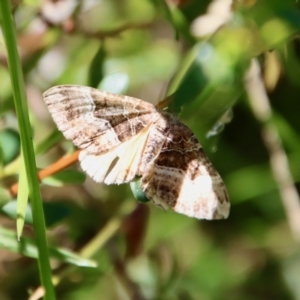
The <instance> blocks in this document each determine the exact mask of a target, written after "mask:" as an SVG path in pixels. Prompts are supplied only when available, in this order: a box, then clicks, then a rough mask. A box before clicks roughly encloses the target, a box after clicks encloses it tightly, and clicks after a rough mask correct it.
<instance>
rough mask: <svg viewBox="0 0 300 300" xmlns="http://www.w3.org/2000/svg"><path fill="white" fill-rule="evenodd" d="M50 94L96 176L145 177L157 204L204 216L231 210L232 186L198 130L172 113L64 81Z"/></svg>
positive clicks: (52, 107) (111, 180)
mask: <svg viewBox="0 0 300 300" xmlns="http://www.w3.org/2000/svg"><path fill="white" fill-rule="evenodd" d="M43 96H44V100H45V102H46V104H47V106H48V109H49V111H50V113H51V115H52V117H53V120H54V122H55V123H56V125H57V127H58V129H59V130H60V131H61V132H62V133H63V135H64V136H65V137H66V138H67V139H69V140H71V141H73V143H74V144H75V145H76V146H77V147H78V148H79V149H81V152H80V155H79V161H80V164H81V167H82V169H83V170H84V171H85V172H86V173H87V174H88V175H89V176H90V177H92V178H93V179H94V180H95V181H96V182H104V183H105V184H121V183H126V182H130V181H132V180H133V179H134V178H135V177H140V186H141V188H142V190H143V192H144V193H145V195H146V197H147V198H148V199H150V200H152V201H153V202H154V203H155V204H156V205H159V206H161V207H163V208H164V209H166V210H168V209H171V210H173V211H175V212H177V213H180V214H184V215H187V216H189V217H194V218H198V219H208V220H211V219H223V218H227V216H228V214H229V208H230V204H229V197H228V193H227V191H226V187H225V185H224V183H223V181H222V179H221V177H220V175H219V174H218V172H217V171H216V170H215V168H214V167H213V165H212V164H211V162H210V161H209V159H208V158H207V156H206V154H205V153H204V151H203V149H202V146H201V145H200V143H199V142H198V140H197V138H196V137H195V135H194V134H193V133H192V131H191V130H190V129H189V128H188V127H187V126H186V125H184V124H183V123H181V122H180V121H179V119H178V118H177V117H176V116H174V115H173V114H171V113H169V112H166V111H163V110H159V109H156V108H155V106H154V105H152V104H151V103H148V102H145V101H142V100H140V99H136V98H132V97H128V96H123V95H115V94H111V93H108V92H104V91H100V90H97V89H93V88H90V87H85V86H78V85H61V86H55V87H52V88H50V89H49V90H47V91H46V92H45V93H44V94H43Z"/></svg>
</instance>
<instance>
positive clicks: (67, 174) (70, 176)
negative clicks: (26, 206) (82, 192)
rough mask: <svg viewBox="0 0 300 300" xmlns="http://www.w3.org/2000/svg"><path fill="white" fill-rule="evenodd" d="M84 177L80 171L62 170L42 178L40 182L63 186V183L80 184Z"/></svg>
mask: <svg viewBox="0 0 300 300" xmlns="http://www.w3.org/2000/svg"><path fill="white" fill-rule="evenodd" d="M85 179H86V176H85V174H84V173H82V172H80V171H77V170H63V171H60V172H59V173H56V174H54V175H51V176H49V177H46V178H44V179H43V180H42V182H43V183H45V184H47V185H51V186H63V185H65V184H82V183H83V182H84V181H85Z"/></svg>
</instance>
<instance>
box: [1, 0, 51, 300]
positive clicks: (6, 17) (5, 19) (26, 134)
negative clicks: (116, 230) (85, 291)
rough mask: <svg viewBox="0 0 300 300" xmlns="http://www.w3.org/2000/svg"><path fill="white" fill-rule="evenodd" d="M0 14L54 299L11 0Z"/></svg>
mask: <svg viewBox="0 0 300 300" xmlns="http://www.w3.org/2000/svg"><path fill="white" fill-rule="evenodd" d="M0 15H1V21H2V30H3V35H4V40H5V43H6V48H7V59H8V66H9V71H10V76H11V84H12V87H13V89H12V90H13V96H14V103H15V109H16V113H17V117H18V122H19V130H20V137H21V144H22V151H23V156H24V162H25V168H26V174H27V179H28V182H27V183H28V189H29V197H30V199H31V204H32V214H33V224H34V229H35V238H36V243H37V247H38V262H39V269H40V278H41V282H42V285H43V287H44V289H45V297H44V299H46V300H52V299H53V300H54V299H55V293H54V288H53V284H52V280H51V268H50V263H49V255H48V246H47V239H46V229H45V219H44V212H43V206H42V198H41V194H40V189H39V181H38V177H37V172H36V165H35V156H34V150H33V145H32V134H31V126H30V122H29V117H28V107H27V101H26V93H25V87H24V79H23V74H22V67H21V62H20V58H19V55H18V51H17V43H16V32H15V28H14V21H13V17H12V14H11V8H10V2H9V0H1V1H0Z"/></svg>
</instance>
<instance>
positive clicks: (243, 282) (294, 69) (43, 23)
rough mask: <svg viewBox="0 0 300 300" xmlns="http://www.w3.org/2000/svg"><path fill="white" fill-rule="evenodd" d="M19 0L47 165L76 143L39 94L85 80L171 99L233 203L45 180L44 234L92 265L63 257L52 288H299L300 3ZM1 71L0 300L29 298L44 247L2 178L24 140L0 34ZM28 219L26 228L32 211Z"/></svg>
mask: <svg viewBox="0 0 300 300" xmlns="http://www.w3.org/2000/svg"><path fill="white" fill-rule="evenodd" d="M14 5H15V6H14V15H15V23H16V28H17V33H18V45H19V50H20V55H21V59H22V63H23V71H24V75H25V80H26V87H27V96H28V102H29V106H30V117H31V124H32V130H33V132H34V145H35V146H36V153H37V157H36V159H37V164H38V167H39V168H41V169H42V168H45V167H47V166H49V165H50V164H51V163H53V162H54V161H56V160H57V159H59V158H60V157H61V156H63V155H64V154H66V153H68V152H69V151H70V150H72V147H73V146H72V143H71V142H69V141H66V140H64V139H63V138H62V136H61V134H60V133H58V132H57V131H56V127H55V125H54V123H53V121H52V119H51V117H50V115H49V113H48V111H47V108H46V106H45V104H44V102H43V99H42V93H43V92H44V91H45V90H47V89H48V88H50V87H51V86H54V85H58V84H80V85H89V86H94V87H98V88H100V89H103V90H107V91H110V92H114V93H120V94H127V95H130V96H134V97H137V98H140V99H143V100H145V101H149V102H152V103H154V104H157V103H158V102H159V101H161V100H163V99H165V98H166V97H168V99H169V100H170V104H169V109H170V110H171V111H173V112H174V113H178V114H179V117H180V119H181V120H182V121H183V122H184V123H185V124H187V125H188V126H189V127H190V128H191V129H192V131H193V132H194V133H195V135H196V136H197V137H198V139H199V140H200V142H201V144H202V145H203V147H204V149H205V151H206V153H207V155H208V156H209V158H210V159H211V161H212V162H213V164H214V165H215V167H216V168H217V170H218V171H219V173H220V174H221V176H222V178H223V179H224V182H225V184H226V186H227V188H228V192H229V195H230V199H231V203H232V207H231V212H230V216H229V218H228V219H227V220H222V221H202V220H201V221H199V220H195V219H189V218H188V217H186V216H182V215H178V214H175V213H171V212H169V213H167V212H164V211H162V210H161V209H160V208H158V207H155V206H154V205H153V204H152V203H147V204H138V202H137V200H135V199H134V197H133V195H132V192H131V190H130V187H129V185H127V184H126V185H120V186H105V185H103V184H96V183H94V182H93V181H92V180H91V179H89V178H86V180H85V177H84V176H83V175H82V173H81V172H79V171H78V170H79V168H78V166H73V167H71V168H70V169H68V170H67V171H63V172H60V173H59V174H56V175H55V176H52V177H50V178H47V179H45V180H44V181H43V183H42V186H41V189H42V195H43V199H44V201H45V207H44V209H45V214H46V219H47V226H48V238H49V244H50V246H51V247H52V248H53V249H57V248H58V247H60V248H67V249H69V250H72V251H73V252H74V253H78V254H80V255H82V256H85V257H87V258H90V259H93V260H94V261H95V262H97V267H84V266H82V264H83V263H82V264H81V266H78V264H77V265H76V263H75V265H76V266H72V267H71V266H70V265H69V264H68V262H66V260H63V259H62V260H60V259H57V258H56V259H53V261H52V267H53V270H54V271H53V273H54V275H55V276H56V279H57V281H56V284H57V287H56V291H57V299H66V300H69V299H70V300H71V299H72V300H77V299H101V300H106V299H122V300H123V299H126V300H127V299H162V300H173V299H180V300H190V299H200V300H202V299H203V300H219V299H220V300H221V299H222V300H224V299H230V300H235V299H236V300H240V299H241V300H252V299H253V300H255V299H300V251H299V242H300V208H299V205H300V203H299V199H298V193H297V190H296V188H297V187H298V186H299V184H298V182H299V179H300V172H299V169H300V152H299V150H300V135H299V132H300V104H299V101H300V61H299V55H300V42H299V32H300V12H299V8H300V7H299V3H298V2H297V1H291V0H288V1H280V0H276V1H274V0H266V1H255V0H244V1H243V0H241V1H233V2H232V1H228V0H225V1H222V0H218V1H217V0H216V1H206V0H205V1H199V0H168V1H163V0H123V1H120V0H102V1H100V0H99V1H88V0H86V1H73V0H59V1H50V0H45V1H43V2H42V3H41V2H40V1H36V0H26V1H23V2H21V3H14ZM250 66H252V69H251V68H250ZM255 67H256V69H255ZM251 70H252V71H251ZM253 70H254V71H253ZM255 70H256V71H257V72H258V73H257V72H256V73H255ZM0 78H1V80H0V204H1V207H2V212H1V216H0V222H1V223H0V225H1V228H2V229H1V230H0V240H2V242H0V247H1V248H0V298H1V299H4V300H5V299H28V297H29V295H30V294H31V293H32V292H34V291H35V289H36V288H37V287H38V282H39V280H38V269H37V265H36V261H35V260H34V259H33V258H29V257H34V254H33V253H31V254H30V251H31V250H30V249H29V250H28V251H29V253H27V252H26V253H24V252H23V250H22V249H20V244H18V243H14V241H15V236H14V235H12V234H8V233H7V232H6V231H5V230H6V229H10V230H11V231H10V232H13V231H14V228H15V220H14V217H15V213H14V211H15V201H12V200H13V199H11V197H10V195H9V193H8V189H9V187H10V186H11V184H13V183H14V182H16V181H17V178H18V172H19V168H20V166H19V153H20V142H19V136H18V128H17V120H16V115H15V113H14V107H13V101H12V91H11V86H10V79H9V73H8V69H7V62H6V53H5V47H4V43H3V41H2V40H1V43H0ZM274 136H275V138H274V139H272V137H274ZM285 160H287V163H286V164H285ZM293 183H294V184H293ZM27 221H28V223H27V225H26V228H25V233H24V236H26V237H28V238H32V237H33V230H32V227H31V225H30V224H31V218H30V211H29V216H28V220H27ZM2 230H3V231H2ZM1 232H2V233H1ZM24 245H27V242H26V241H24ZM62 256H64V255H63V254H62ZM79 265H80V264H79Z"/></svg>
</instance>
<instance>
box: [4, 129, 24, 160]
mask: <svg viewBox="0 0 300 300" xmlns="http://www.w3.org/2000/svg"><path fill="white" fill-rule="evenodd" d="M20 147H21V143H20V136H19V133H18V132H17V131H16V130H14V129H12V128H7V129H4V130H1V131H0V153H1V155H0V161H3V164H4V165H6V164H8V163H10V162H11V161H13V160H14V159H15V158H16V157H17V156H18V155H19V154H20Z"/></svg>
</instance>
